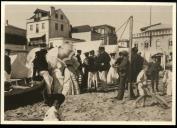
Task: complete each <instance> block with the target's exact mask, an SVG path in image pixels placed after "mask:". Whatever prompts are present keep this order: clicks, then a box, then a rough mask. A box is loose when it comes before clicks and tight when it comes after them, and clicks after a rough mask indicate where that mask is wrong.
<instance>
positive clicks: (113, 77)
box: [107, 53, 118, 84]
mask: <svg viewBox="0 0 177 128" xmlns="http://www.w3.org/2000/svg"><path fill="white" fill-rule="evenodd" d="M115 55H116V53H110V56H111V61H110V65H111V67H110V69H109V72H108V76H107V82H108V83H109V84H115V83H116V82H117V79H118V73H117V68H116V67H115V62H116V59H115Z"/></svg>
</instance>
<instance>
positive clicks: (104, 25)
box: [92, 24, 115, 29]
mask: <svg viewBox="0 0 177 128" xmlns="http://www.w3.org/2000/svg"><path fill="white" fill-rule="evenodd" d="M92 27H93V28H99V27H109V28H113V29H115V27H113V26H111V25H107V24H103V25H97V26H92Z"/></svg>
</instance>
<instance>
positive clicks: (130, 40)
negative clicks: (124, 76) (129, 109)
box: [128, 16, 135, 99]
mask: <svg viewBox="0 0 177 128" xmlns="http://www.w3.org/2000/svg"><path fill="white" fill-rule="evenodd" d="M129 21H130V28H129V32H130V33H129V62H130V64H129V80H130V83H129V85H128V91H129V99H132V98H134V97H135V95H134V92H133V88H132V83H131V77H132V76H131V61H132V42H133V16H130V18H129Z"/></svg>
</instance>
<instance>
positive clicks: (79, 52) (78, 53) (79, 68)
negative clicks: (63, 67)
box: [76, 50, 83, 87]
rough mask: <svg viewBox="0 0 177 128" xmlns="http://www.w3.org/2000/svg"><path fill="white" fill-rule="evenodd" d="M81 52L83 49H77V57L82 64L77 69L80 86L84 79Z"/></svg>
mask: <svg viewBox="0 0 177 128" xmlns="http://www.w3.org/2000/svg"><path fill="white" fill-rule="evenodd" d="M81 53H82V51H81V50H77V55H76V58H77V61H78V62H79V64H80V65H79V67H78V69H77V76H78V77H77V81H78V83H79V86H80V87H81V86H82V79H83V72H82V60H81Z"/></svg>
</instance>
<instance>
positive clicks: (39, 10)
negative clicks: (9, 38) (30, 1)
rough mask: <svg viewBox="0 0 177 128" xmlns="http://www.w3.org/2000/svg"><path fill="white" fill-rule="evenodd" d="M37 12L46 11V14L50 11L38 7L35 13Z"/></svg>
mask: <svg viewBox="0 0 177 128" xmlns="http://www.w3.org/2000/svg"><path fill="white" fill-rule="evenodd" d="M37 12H42V13H46V14H48V13H50V12H49V11H46V10H42V9H38V8H37V9H36V10H35V11H34V13H37Z"/></svg>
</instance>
